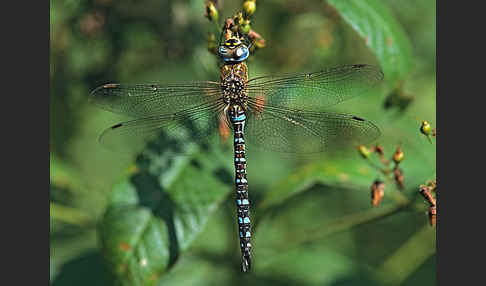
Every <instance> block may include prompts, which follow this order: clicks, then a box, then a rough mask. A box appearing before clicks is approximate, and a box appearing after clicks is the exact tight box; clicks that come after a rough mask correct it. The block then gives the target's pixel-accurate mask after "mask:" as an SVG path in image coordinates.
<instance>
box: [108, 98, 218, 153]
mask: <svg viewBox="0 0 486 286" xmlns="http://www.w3.org/2000/svg"><path fill="white" fill-rule="evenodd" d="M223 109H224V106H223V105H222V103H220V101H219V100H218V101H214V102H212V103H206V104H203V105H200V106H196V107H193V108H190V109H186V110H183V111H179V112H175V113H172V114H165V115H154V116H150V117H145V118H140V119H135V120H131V121H127V122H122V123H119V124H116V125H114V126H112V127H110V128H108V129H106V130H105V131H104V132H103V133H102V134H101V135H100V138H99V141H100V142H101V144H103V145H104V146H106V147H107V148H109V149H112V150H117V151H122V150H142V149H143V147H145V145H146V144H147V142H149V141H151V140H154V139H155V138H156V137H158V136H159V137H160V139H161V140H162V139H164V140H168V141H167V142H166V143H170V144H173V145H183V144H186V143H188V142H204V140H205V139H206V138H207V137H208V136H209V135H210V134H212V133H213V131H215V130H216V128H218V124H220V121H219V119H220V116H221V113H222V112H223ZM169 141H170V142H169Z"/></svg>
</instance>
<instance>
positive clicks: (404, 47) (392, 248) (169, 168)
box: [50, 0, 436, 285]
mask: <svg viewBox="0 0 486 286" xmlns="http://www.w3.org/2000/svg"><path fill="white" fill-rule="evenodd" d="M203 2H204V1H193V0H187V1H155V0H150V1H144V2H143V3H138V2H133V3H132V2H130V3H128V2H126V1H87V2H80V1H58V0H54V1H51V42H50V47H51V51H50V53H51V57H50V58H51V67H50V68H51V74H50V79H51V88H52V90H51V108H50V110H51V130H52V132H51V150H52V154H51V163H50V169H51V170H50V171H51V176H50V180H51V273H50V275H51V280H52V283H53V285H111V284H115V285H232V284H235V285H340V284H341V285H398V284H400V285H433V284H434V283H435V272H434V271H435V233H434V229H433V228H430V227H429V226H428V224H427V218H426V215H425V212H426V210H427V209H426V205H425V204H424V203H423V200H422V199H421V197H419V196H418V195H417V194H418V193H417V191H418V186H419V185H421V184H423V183H424V182H425V181H426V180H428V179H431V178H433V176H434V175H435V145H434V144H430V143H429V141H428V140H427V138H426V137H425V136H423V135H422V134H420V132H419V127H420V120H426V121H428V122H430V124H431V125H432V126H436V124H435V41H434V40H433V39H435V30H434V29H435V28H434V26H433V25H430V23H435V4H434V3H432V2H433V1H432V2H430V4H428V3H429V2H426V1H419V0H414V1H410V3H409V2H408V1H407V3H403V1H378V0H356V1H354V0H350V1H334V0H327V1H300V0H291V1H277V0H274V1H257V2H256V3H257V6H258V7H257V9H256V10H255V13H254V14H253V15H252V25H251V27H252V29H255V30H257V31H258V33H260V34H261V35H262V36H263V37H264V38H265V41H266V47H265V48H264V49H261V50H258V51H257V52H256V53H255V55H253V56H252V57H251V59H250V61H249V63H248V66H249V72H250V78H251V77H255V76H259V75H264V74H269V73H274V74H279V73H286V72H311V71H315V70H320V69H322V68H323V67H330V66H335V65H340V64H349V63H371V64H377V65H379V66H381V67H382V69H383V71H384V74H385V84H384V85H385V88H384V89H382V90H375V91H373V92H370V93H369V94H367V95H366V96H365V95H363V96H359V97H357V98H356V99H353V100H349V101H346V102H345V103H342V104H339V105H338V106H336V107H334V108H333V109H332V111H340V112H345V113H351V114H356V115H358V116H360V117H364V118H366V119H368V120H370V121H372V122H374V123H376V125H378V126H379V127H380V129H381V131H382V137H381V138H380V139H379V140H378V142H379V143H380V145H382V146H384V148H385V151H386V152H387V154H389V153H390V152H393V150H394V149H395V148H396V146H397V145H400V146H401V148H402V150H403V151H404V154H405V156H406V159H405V160H404V161H403V162H402V163H400V164H401V165H400V166H401V168H403V171H404V174H405V188H404V190H403V191H402V192H399V191H398V190H397V189H395V188H394V187H393V184H392V183H389V184H387V187H386V191H385V197H384V199H383V201H382V202H381V205H380V206H379V207H377V208H372V207H371V205H370V186H371V184H372V182H373V181H374V180H375V179H376V178H377V177H378V176H379V174H378V173H377V172H376V171H375V170H374V169H373V167H372V166H371V165H369V164H368V163H367V162H366V161H365V160H364V159H362V158H361V157H360V155H359V153H358V151H357V150H344V151H343V153H342V154H338V155H335V156H330V155H326V154H324V155H316V156H312V157H310V158H302V157H294V156H291V155H290V156H289V155H283V154H274V153H269V152H263V151H260V150H253V149H250V150H248V180H249V188H250V189H249V190H250V198H251V201H252V207H253V208H252V215H253V217H254V218H255V220H254V221H255V222H256V224H255V225H254V232H255V234H254V238H255V240H254V257H255V258H254V263H255V264H254V266H255V267H254V269H253V270H254V271H253V272H252V273H251V274H250V275H245V276H242V275H241V273H239V263H240V258H239V255H240V253H239V248H238V242H237V239H238V237H237V227H236V226H235V224H236V221H237V220H236V214H235V213H236V211H235V209H234V200H233V194H232V192H233V188H234V186H233V184H234V183H233V176H234V171H233V165H232V163H233V162H232V154H231V147H232V146H231V144H228V142H226V144H225V143H223V144H220V143H211V144H209V146H200V145H188V146H185V147H184V148H187V150H185V151H184V152H181V150H179V149H176V148H175V147H174V146H175V145H174V144H172V143H169V141H165V140H159V141H156V143H155V144H152V145H151V146H150V147H149V148H147V149H145V150H144V151H143V152H142V153H140V154H136V153H135V152H134V151H128V152H125V153H116V152H111V151H108V150H104V149H103V147H102V146H100V145H99V144H98V142H97V140H96V139H97V136H98V135H99V134H100V132H101V131H102V130H103V129H104V128H106V127H108V126H110V125H111V124H113V123H117V122H120V121H122V120H126V118H120V117H119V116H116V115H113V114H110V113H107V112H104V111H102V110H97V109H95V108H93V107H91V106H89V105H87V96H88V94H89V91H90V90H92V89H93V88H95V87H97V86H99V85H101V84H104V83H108V82H127V83H137V82H138V83H149V82H159V83H171V82H187V81H191V80H217V79H218V64H217V60H216V59H215V57H214V55H212V54H210V53H209V52H207V40H206V39H205V37H206V35H207V33H208V31H213V32H214V30H211V29H214V24H211V23H209V22H208V21H207V19H205V18H204V16H203V15H204V5H203ZM242 3H243V1H224V4H225V5H224V6H223V7H218V9H219V16H220V18H224V17H227V16H230V15H233V14H234V12H235V11H236V9H238V8H241V7H240V6H241V4H242ZM411 42H412V43H413V45H412V44H411ZM432 65H434V66H432ZM398 86H400V88H401V89H403V90H406V91H407V94H413V95H414V97H413V98H414V101H412V102H411V103H410V104H409V105H408V107H407V109H405V110H403V111H402V112H401V113H399V114H397V113H394V112H393V111H390V110H385V109H384V108H383V105H384V102H385V96H386V95H387V94H388V92H390V91H391V90H392V89H394V88H396V87H398ZM215 139H219V138H218V136H217V134H215ZM216 141H217V140H216ZM434 142H435V140H434ZM178 143H181V142H178ZM229 143H231V142H229ZM134 163H135V164H134ZM381 179H383V178H381ZM95 226H97V227H95Z"/></svg>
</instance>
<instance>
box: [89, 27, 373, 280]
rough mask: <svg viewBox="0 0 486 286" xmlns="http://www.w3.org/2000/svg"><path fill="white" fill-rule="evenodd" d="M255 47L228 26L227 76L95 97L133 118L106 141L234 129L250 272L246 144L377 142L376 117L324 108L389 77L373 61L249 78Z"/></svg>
mask: <svg viewBox="0 0 486 286" xmlns="http://www.w3.org/2000/svg"><path fill="white" fill-rule="evenodd" d="M230 24H231V23H230ZM250 46H251V43H250V42H249V40H248V38H247V37H245V35H244V34H243V33H241V32H239V31H238V30H236V31H235V29H233V27H231V25H228V24H227V25H225V26H223V29H222V34H221V40H220V44H219V48H218V55H219V57H220V58H221V60H222V61H221V63H222V64H221V70H220V80H219V81H199V82H189V83H183V84H117V83H110V84H105V85H103V86H100V87H98V88H96V89H95V90H94V91H93V92H92V93H91V95H90V100H91V102H92V103H94V104H95V105H97V106H99V107H101V108H103V109H106V110H108V111H111V112H115V113H119V114H124V115H128V116H131V117H133V119H132V120H130V121H126V122H122V123H119V124H116V125H114V126H112V127H110V128H108V129H106V130H105V131H104V132H103V133H102V134H101V135H100V141H101V143H102V144H105V145H108V146H109V145H111V144H112V143H115V142H126V141H130V140H135V142H140V144H142V143H143V142H144V140H146V138H151V137H150V136H154V134H158V133H160V132H162V131H164V132H172V133H174V134H178V133H180V134H183V133H184V134H187V135H188V136H187V137H184V138H186V139H187V140H189V141H203V140H205V139H206V138H207V137H208V136H209V135H210V134H211V132H210V130H217V129H218V128H220V127H221V126H223V127H225V128H227V130H231V131H232V133H233V147H234V156H233V157H234V158H233V159H234V169H235V200H236V207H237V223H238V230H239V231H238V232H239V240H240V248H241V259H242V260H241V262H242V266H241V270H242V271H243V272H249V271H250V269H251V265H252V259H251V249H252V245H251V236H252V232H251V220H250V199H249V196H248V180H247V171H246V168H247V167H246V166H247V161H246V146H247V145H246V144H247V143H248V144H249V145H250V146H253V145H254V146H259V147H261V148H263V149H266V150H271V151H278V152H286V153H303V154H306V153H319V152H324V151H328V150H333V149H336V148H342V147H344V146H346V145H350V144H365V143H368V142H370V141H373V140H375V139H376V138H378V137H379V135H380V130H379V128H378V127H377V126H376V125H375V124H373V123H372V122H370V121H368V120H365V119H363V118H360V117H357V116H354V115H348V114H340V113H332V112H323V111H322V109H323V108H326V107H329V106H332V105H335V104H338V103H340V102H343V101H345V100H348V99H350V98H353V97H355V96H358V95H360V94H363V93H364V92H365V91H367V90H369V89H370V88H371V87H373V86H375V85H376V84H378V83H379V82H380V81H381V80H382V79H383V73H382V71H381V70H380V68H378V67H376V66H373V65H367V64H355V65H343V66H339V67H334V68H327V69H323V70H321V71H317V72H312V73H300V74H293V75H286V76H274V75H270V76H262V77H257V78H253V79H248V67H247V64H246V60H247V59H248V57H249V55H250ZM188 130H189V131H188ZM140 140H141V141H140Z"/></svg>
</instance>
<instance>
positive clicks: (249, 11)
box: [243, 0, 256, 18]
mask: <svg viewBox="0 0 486 286" xmlns="http://www.w3.org/2000/svg"><path fill="white" fill-rule="evenodd" d="M255 10H256V2H255V0H248V1H245V3H243V11H244V12H245V18H247V17H249V16H251V15H253V13H255Z"/></svg>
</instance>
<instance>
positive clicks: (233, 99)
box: [221, 76, 248, 104]
mask: <svg viewBox="0 0 486 286" xmlns="http://www.w3.org/2000/svg"><path fill="white" fill-rule="evenodd" d="M221 88H222V90H223V101H224V102H225V103H226V104H244V103H246V101H247V99H248V96H247V94H246V92H245V85H244V81H243V80H242V79H241V78H240V77H238V76H231V77H228V78H226V79H225V80H223V82H222V83H221Z"/></svg>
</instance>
